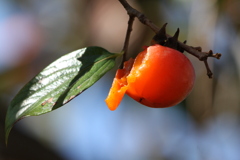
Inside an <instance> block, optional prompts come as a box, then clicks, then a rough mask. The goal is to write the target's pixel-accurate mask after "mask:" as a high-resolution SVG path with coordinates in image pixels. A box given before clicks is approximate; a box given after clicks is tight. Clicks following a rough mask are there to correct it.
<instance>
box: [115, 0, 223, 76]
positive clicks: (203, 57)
mask: <svg viewBox="0 0 240 160" xmlns="http://www.w3.org/2000/svg"><path fill="white" fill-rule="evenodd" d="M119 2H120V3H121V4H122V5H123V7H124V8H125V10H126V11H127V13H128V15H129V16H130V17H137V18H138V20H139V21H140V22H141V23H143V24H144V25H146V26H148V27H149V28H151V29H152V30H153V32H155V33H156V34H157V33H158V32H159V30H160V28H159V27H158V26H156V25H155V24H154V23H153V22H152V21H151V20H149V19H148V18H147V17H146V16H145V15H144V14H143V13H141V12H139V11H138V10H136V9H134V8H133V7H132V6H130V5H129V4H128V2H127V1H126V0H119ZM130 25H131V27H132V24H130ZM128 27H129V26H128ZM128 32H131V31H129V30H128V31H127V35H128ZM129 36H130V33H129ZM166 36H167V38H171V37H172V36H170V35H168V34H166ZM129 38H130V37H129ZM126 39H127V38H126ZM128 40H129V39H128ZM125 42H126V41H125ZM126 43H128V42H126ZM178 45H179V46H180V47H181V48H182V49H183V50H184V51H186V52H188V53H189V54H191V55H193V56H195V57H197V58H198V59H199V60H200V61H203V62H204V64H205V66H206V69H207V75H208V77H209V78H212V75H213V73H212V71H211V70H210V68H209V65H208V62H207V59H208V57H213V58H216V59H220V57H221V54H220V53H216V54H214V53H213V51H212V50H210V51H208V52H202V48H201V47H193V46H189V45H186V44H185V43H182V42H180V41H178ZM124 46H128V45H126V44H125V45H124ZM125 50H127V49H125ZM124 56H126V54H125V55H124ZM124 59H125V58H123V60H124Z"/></svg>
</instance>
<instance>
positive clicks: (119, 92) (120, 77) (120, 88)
mask: <svg viewBox="0 0 240 160" xmlns="http://www.w3.org/2000/svg"><path fill="white" fill-rule="evenodd" d="M133 62H134V60H133V59H129V60H128V61H126V62H125V63H124V67H123V69H118V70H117V73H116V75H115V78H114V79H113V83H112V87H111V89H110V91H109V94H108V96H107V98H106V100H105V102H106V103H107V106H108V108H109V109H110V110H112V111H113V110H115V109H116V108H117V107H118V105H119V104H120V102H121V100H122V98H123V96H124V94H125V93H126V91H127V89H128V85H127V76H128V74H129V72H130V70H131V68H132V65H133Z"/></svg>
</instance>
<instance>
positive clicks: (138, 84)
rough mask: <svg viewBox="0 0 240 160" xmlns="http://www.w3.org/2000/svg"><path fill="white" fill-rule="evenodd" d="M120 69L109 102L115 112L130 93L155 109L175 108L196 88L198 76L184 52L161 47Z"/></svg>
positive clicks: (153, 47) (154, 46) (149, 49)
mask: <svg viewBox="0 0 240 160" xmlns="http://www.w3.org/2000/svg"><path fill="white" fill-rule="evenodd" d="M132 63H133V59H130V60H129V61H126V62H125V64H124V68H123V69H119V70H118V71H117V73H116V76H115V78H114V81H113V84H112V87H111V89H110V92H109V94H108V97H107V99H106V100H105V101H106V103H107V105H108V107H109V109H110V110H115V109H116V108H117V107H118V105H119V104H120V101H121V100H122V98H123V96H124V94H125V93H126V94H127V95H129V96H130V97H131V98H133V99H134V100H136V101H138V102H139V103H141V104H143V105H146V106H148V107H153V108H164V107H170V106H174V105H176V104H178V103H180V102H181V101H182V100H184V99H185V98H186V96H187V95H188V94H189V93H190V91H191V90H192V88H193V85H194V80H195V72H194V69H193V66H192V64H191V62H190V61H189V60H188V58H187V57H186V56H185V55H184V54H182V53H181V52H179V51H177V50H174V49H172V48H168V47H164V46H161V45H158V44H155V45H153V46H150V47H148V48H147V49H145V50H144V51H142V52H140V53H139V54H138V56H137V57H136V59H135V60H134V63H133V64H132Z"/></svg>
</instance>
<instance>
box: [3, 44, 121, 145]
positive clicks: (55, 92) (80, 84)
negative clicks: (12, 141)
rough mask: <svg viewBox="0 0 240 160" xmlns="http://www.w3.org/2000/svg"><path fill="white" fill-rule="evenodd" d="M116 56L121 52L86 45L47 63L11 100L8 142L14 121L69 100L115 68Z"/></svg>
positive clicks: (7, 122)
mask: <svg viewBox="0 0 240 160" xmlns="http://www.w3.org/2000/svg"><path fill="white" fill-rule="evenodd" d="M117 56H120V54H113V53H110V52H108V51H107V50H105V49H103V48H100V47H87V48H83V49H79V50H77V51H74V52H71V53H69V54H66V55H65V56H62V57H61V58H59V59H58V60H56V61H54V62H53V63H52V64H50V65H49V66H47V67H46V68H45V69H44V70H43V71H42V72H40V73H39V74H38V75H37V76H36V77H34V78H33V79H32V80H31V81H30V82H29V83H27V84H26V85H25V86H24V87H23V88H22V89H21V90H20V91H19V93H18V94H17V95H16V96H15V97H14V99H13V100H12V102H11V103H10V106H9V108H8V111H7V115H6V121H5V136H6V142H7V139H8V136H9V133H10V130H11V129H12V127H13V125H14V123H16V122H17V121H18V120H20V119H22V118H25V117H28V116H37V115H41V114H44V113H47V112H51V111H52V110H54V109H57V108H59V107H61V106H62V105H64V104H66V103H67V102H69V101H70V100H72V99H73V98H75V97H76V96H77V95H79V94H81V93H82V92H83V91H84V90H86V89H87V88H89V87H91V86H92V85H93V84H94V83H95V82H97V81H98V80H99V79H100V78H101V77H102V76H103V75H104V74H105V73H106V72H107V71H109V70H110V69H112V68H113V67H114V65H115V58H116V57H117Z"/></svg>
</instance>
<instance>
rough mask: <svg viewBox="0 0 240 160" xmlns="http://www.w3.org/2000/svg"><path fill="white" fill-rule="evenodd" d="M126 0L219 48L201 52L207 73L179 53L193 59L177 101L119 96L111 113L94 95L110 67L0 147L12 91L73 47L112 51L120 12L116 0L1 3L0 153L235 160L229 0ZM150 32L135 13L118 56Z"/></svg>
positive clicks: (117, 43)
mask: <svg viewBox="0 0 240 160" xmlns="http://www.w3.org/2000/svg"><path fill="white" fill-rule="evenodd" d="M129 3H130V4H131V5H132V6H134V8H137V9H138V10H140V11H141V12H143V13H144V14H145V15H146V16H147V17H148V18H149V19H151V20H152V21H153V22H154V23H155V24H156V25H158V26H159V27H161V26H162V25H163V24H164V23H166V22H167V23H168V26H167V32H168V33H169V34H170V35H173V33H174V32H175V31H176V29H177V28H180V37H179V39H180V40H182V41H184V40H186V39H187V43H188V44H189V45H192V46H201V47H202V48H203V50H206V51H208V50H210V49H213V51H214V52H220V53H222V58H221V59H220V60H216V59H209V64H210V67H211V68H212V71H213V73H214V78H213V79H209V78H208V77H207V75H206V69H205V67H204V64H203V62H201V61H199V60H198V59H196V58H195V57H193V56H191V55H189V54H187V53H185V54H186V55H187V56H188V57H189V59H190V60H191V61H192V63H193V65H194V67H195V70H196V84H195V87H194V89H193V91H192V93H191V94H190V95H189V97H188V98H187V99H186V100H185V101H184V102H183V103H181V104H180V105H178V106H175V107H173V108H169V109H154V110H153V109H150V108H146V107H143V106H140V105H139V104H137V103H135V102H133V100H131V99H130V98H128V97H126V98H125V100H124V101H123V103H122V105H121V106H120V107H119V109H118V110H117V111H115V112H110V111H108V110H107V108H106V106H105V104H104V97H105V96H106V95H107V92H108V89H109V88H110V85H111V81H112V78H113V76H114V72H115V70H116V69H117V66H116V67H115V69H114V70H113V71H111V72H110V73H108V74H107V75H106V76H105V77H104V78H103V79H102V80H100V82H99V83H97V84H96V85H94V86H93V87H92V88H91V89H89V91H86V93H84V94H83V95H80V96H79V97H78V98H76V99H75V100H73V103H70V104H68V105H67V106H65V107H63V109H62V108H61V109H59V111H58V110H57V111H54V112H55V113H54V112H52V113H49V114H46V115H43V116H40V117H32V118H26V120H22V121H21V122H19V124H17V125H16V127H14V129H13V131H12V133H11V134H10V141H9V147H7V148H6V147H5V144H4V118H5V113H6V109H7V107H8V105H9V103H10V101H11V99H12V98H13V97H14V95H16V93H17V92H18V90H19V89H20V88H21V87H23V85H24V84H26V83H27V82H28V81H29V80H30V79H31V78H32V77H33V76H34V75H36V74H37V73H38V72H39V71H41V70H42V69H43V68H44V67H45V66H46V65H48V64H49V63H51V62H52V61H54V60H55V59H57V58H58V57H60V56H62V55H64V54H66V53H68V52H71V51H73V50H76V49H78V48H82V47H85V46H101V47H104V48H106V49H107V50H109V51H111V52H120V51H121V49H122V47H123V42H124V36H125V32H126V28H127V21H128V16H127V14H126V11H125V10H124V8H123V7H122V6H121V4H120V3H119V2H118V1H117V0H114V1H113V0H68V1H65V0H18V1H14V0H12V1H1V2H0V55H1V60H0V106H1V107H0V127H1V128H0V159H1V160H2V159H3V160H5V159H6V160H8V159H10V160H21V159H24V160H27V159H61V158H60V157H64V158H65V159H73V160H74V159H110V160H111V159H165V160H181V159H184V160H188V159H189V160H207V159H218V160H221V159H222V160H223V159H224V160H225V159H228V160H238V159H240V154H239V150H240V145H239V144H240V143H239V142H240V139H239V136H238V135H239V129H240V128H239V127H240V126H239V118H240V84H239V78H240V76H239V75H240V53H239V51H240V45H239V44H240V38H239V34H240V33H239V27H240V18H239V15H240V2H239V0H202V1H198V0H178V1H177V0H148V1H146V0H129ZM153 36H154V33H153V32H152V31H151V30H150V29H149V28H147V27H146V26H144V25H142V24H141V23H140V22H138V20H137V19H136V20H135V23H134V26H133V32H132V37H131V41H130V45H129V46H130V47H129V55H128V56H129V57H134V56H135V55H136V54H137V53H138V52H139V51H141V50H142V49H141V47H142V46H144V45H149V42H150V41H151V38H152V37H153ZM163 78H164V77H163ZM81 97H83V98H81ZM89 97H90V98H89ZM92 97H94V98H95V99H94V100H92V99H91V98H92ZM79 104H81V106H78V105H79ZM70 106H71V107H70ZM74 106H77V107H74ZM80 111H81V112H80ZM79 118H80V120H81V121H80V122H79ZM73 121H74V122H76V124H75V123H74V124H72V122H73ZM85 126H87V127H85ZM101 126H104V127H106V128H105V129H106V130H104V127H101ZM89 127H90V128H89ZM108 127H109V128H108ZM72 128H75V129H72ZM76 128H80V131H79V130H77V129H76ZM66 130H67V131H68V132H67V131H66ZM74 130H76V132H75V133H74V132H73V131H74ZM68 133H69V134H68ZM111 133H112V134H111ZM113 134H114V135H113ZM72 135H75V136H76V137H73V136H72ZM69 137H71V139H70V138H69ZM68 138H69V139H68ZM86 138H89V139H87V140H86ZM71 140H72V141H71ZM74 142H75V143H74ZM76 143H77V144H78V145H79V146H80V147H79V146H78V145H77V144H76ZM112 145H114V146H112ZM78 147H79V148H78ZM123 153H125V154H123ZM62 159H63V158H62Z"/></svg>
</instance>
